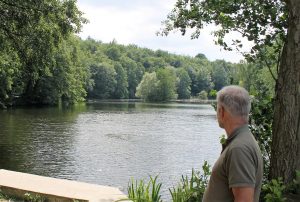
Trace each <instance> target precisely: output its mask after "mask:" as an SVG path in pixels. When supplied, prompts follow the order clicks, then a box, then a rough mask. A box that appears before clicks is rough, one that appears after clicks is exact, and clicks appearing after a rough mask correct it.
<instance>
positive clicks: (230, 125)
mask: <svg viewBox="0 0 300 202" xmlns="http://www.w3.org/2000/svg"><path fill="white" fill-rule="evenodd" d="M245 124H247V122H245V121H241V120H239V121H234V122H232V123H228V124H227V126H225V127H224V129H225V131H226V134H227V137H230V136H231V135H232V133H233V132H234V131H235V130H236V129H238V128H240V127H242V126H243V125H245Z"/></svg>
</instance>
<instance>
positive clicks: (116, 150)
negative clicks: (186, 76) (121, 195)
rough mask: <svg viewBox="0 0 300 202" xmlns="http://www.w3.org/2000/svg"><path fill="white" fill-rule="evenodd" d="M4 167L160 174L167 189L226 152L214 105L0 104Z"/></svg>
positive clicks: (80, 176) (93, 174) (114, 179)
mask: <svg viewBox="0 0 300 202" xmlns="http://www.w3.org/2000/svg"><path fill="white" fill-rule="evenodd" d="M0 127H1V130H0V155H1V158H0V168H4V169H9V170H15V171H22V172H28V173H34V174H40V175H46V176H51V177H59V178H65V179H74V180H80V181H85V182H90V183H96V184H103V185H112V186H116V187H119V188H120V189H121V190H123V191H126V187H127V183H128V181H129V179H130V178H131V177H134V178H138V179H141V178H148V175H153V176H154V175H157V174H159V179H160V181H162V182H163V184H164V187H163V191H164V192H165V194H167V192H168V191H167V190H168V188H169V187H171V186H173V185H176V183H177V182H178V181H179V180H180V176H181V175H182V174H189V173H190V172H191V169H192V168H198V169H200V168H201V165H202V163H203V161H204V160H208V161H209V162H210V163H211V164H212V163H213V162H214V161H215V160H216V158H217V156H218V155H219V153H220V149H221V148H220V145H219V144H218V141H219V140H218V139H219V136H220V134H222V133H223V131H222V130H221V129H219V128H218V125H217V122H216V117H215V111H214V110H213V108H212V107H211V106H209V105H196V104H147V103H120V102H114V103H110V102H104V103H101V102H96V103H89V104H87V105H81V106H75V107H71V108H67V109H65V108H38V109H37V108H33V109H14V110H7V111H0Z"/></svg>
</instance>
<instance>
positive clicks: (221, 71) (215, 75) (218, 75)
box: [211, 60, 229, 90]
mask: <svg viewBox="0 0 300 202" xmlns="http://www.w3.org/2000/svg"><path fill="white" fill-rule="evenodd" d="M226 66H227V64H226V62H225V61H224V60H216V61H215V62H213V65H212V73H211V80H212V82H213V83H214V89H216V90H220V89H221V88H222V87H224V86H227V85H228V84H229V75H228V73H227V71H226Z"/></svg>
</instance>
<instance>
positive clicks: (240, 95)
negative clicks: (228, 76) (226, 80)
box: [217, 86, 251, 121]
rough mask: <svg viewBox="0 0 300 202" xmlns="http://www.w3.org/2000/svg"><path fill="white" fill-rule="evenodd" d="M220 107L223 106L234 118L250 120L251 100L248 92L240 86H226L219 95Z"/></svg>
mask: <svg viewBox="0 0 300 202" xmlns="http://www.w3.org/2000/svg"><path fill="white" fill-rule="evenodd" d="M217 101H218V105H222V106H223V107H224V108H225V109H226V110H228V111H229V112H230V113H231V114H232V115H233V116H239V117H243V118H244V119H245V120H246V121H248V119H249V113H250V109H251V99H250V96H249V93H248V91H247V90H245V89H244V88H242V87H240V86H226V87H224V88H222V89H221V90H220V91H219V92H218V93H217Z"/></svg>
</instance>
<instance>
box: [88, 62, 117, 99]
mask: <svg viewBox="0 0 300 202" xmlns="http://www.w3.org/2000/svg"><path fill="white" fill-rule="evenodd" d="M91 74H92V79H93V80H94V83H95V86H94V87H93V89H92V90H90V91H89V97H92V98H98V99H107V98H111V97H112V94H113V93H114V91H115V87H116V84H117V82H116V79H115V78H116V71H115V69H114V67H113V66H112V65H111V64H109V63H107V62H102V63H98V64H93V65H92V66H91Z"/></svg>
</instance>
